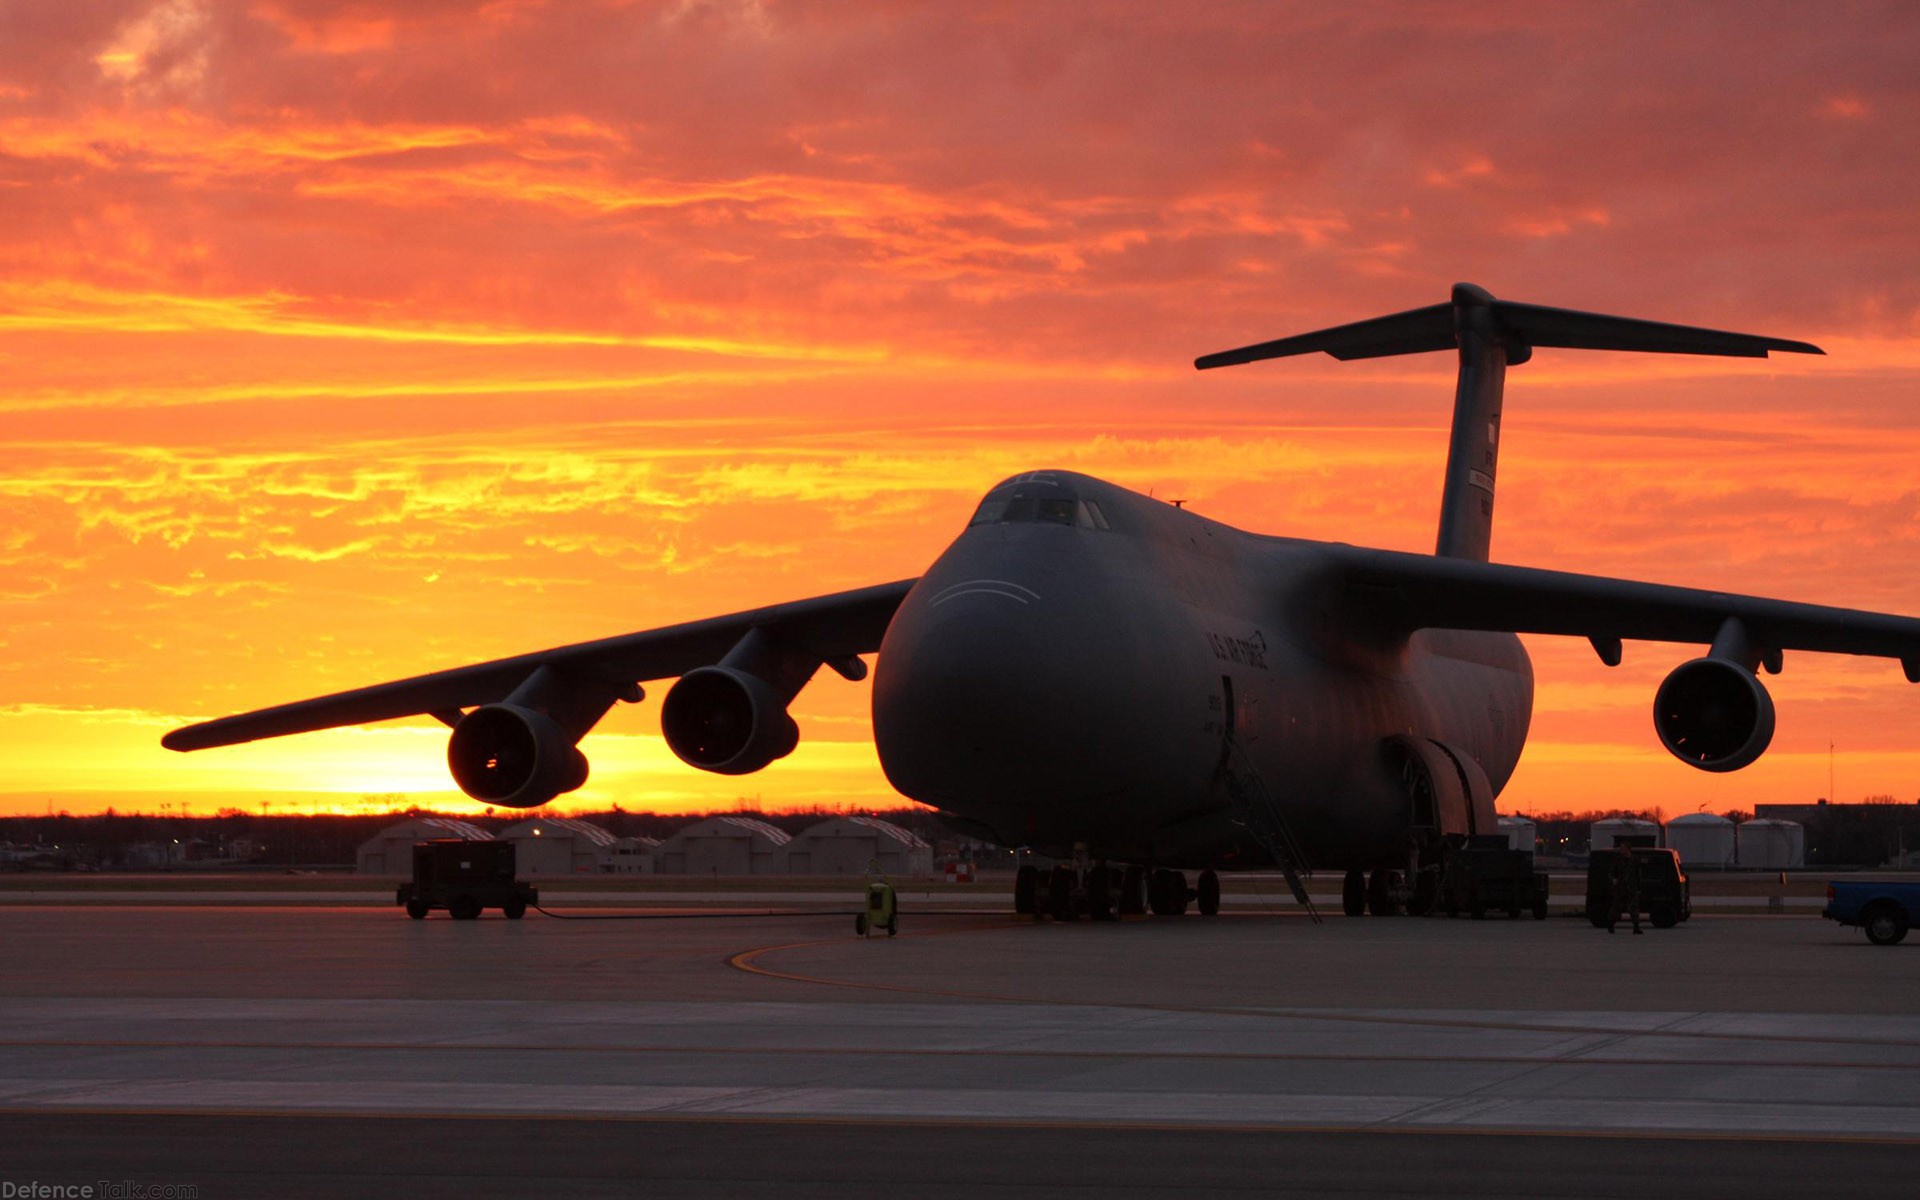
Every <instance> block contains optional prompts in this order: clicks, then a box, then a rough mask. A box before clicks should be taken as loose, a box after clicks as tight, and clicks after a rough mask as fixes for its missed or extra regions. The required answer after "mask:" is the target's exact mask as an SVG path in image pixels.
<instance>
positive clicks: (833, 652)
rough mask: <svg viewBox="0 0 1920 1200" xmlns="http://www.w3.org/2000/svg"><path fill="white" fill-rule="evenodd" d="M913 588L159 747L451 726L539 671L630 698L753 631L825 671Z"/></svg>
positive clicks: (431, 680) (234, 721) (471, 670)
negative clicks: (408, 725) (420, 724)
mask: <svg viewBox="0 0 1920 1200" xmlns="http://www.w3.org/2000/svg"><path fill="white" fill-rule="evenodd" d="M914 583H915V581H914V580H912V579H903V580H900V581H899V582H897V583H883V584H880V585H878V586H876V587H869V588H861V589H858V590H856V591H851V592H837V593H835V594H833V595H830V596H815V597H813V598H811V599H808V600H795V601H792V602H790V603H787V604H775V605H771V606H769V607H767V608H756V609H753V610H751V611H748V612H738V613H733V614H730V615H728V616H724V617H710V618H708V619H706V620H703V621H690V622H688V623H686V624H684V625H670V626H668V627H666V628H664V629H651V630H647V631H646V632H643V633H629V634H625V635H623V636H620V637H611V638H603V639H601V640H599V641H594V642H579V643H576V644H575V645H571V646H559V647H556V648H554V649H552V650H539V651H536V652H534V653H532V654H521V655H516V656H515V657H513V658H500V659H495V660H494V661H492V662H483V663H475V664H474V665H472V666H467V667H455V668H453V669H452V670H449V671H435V672H434V673H432V674H431V675H416V676H414V677H413V678H412V679H401V680H397V681H395V682H393V683H377V684H374V685H373V686H372V687H363V688H356V689H354V690H353V691H350V692H337V693H335V694H333V695H331V696H321V697H319V698H318V699H314V700H297V701H295V702H293V703H292V704H281V705H276V706H275V707H273V708H263V709H259V710H257V711H255V712H249V713H241V714H239V715H237V716H232V717H221V718H220V719H219V720H216V721H206V722H203V723H201V724H198V725H188V726H186V727H184V728H181V729H176V730H174V731H173V732H171V733H169V734H167V735H166V736H165V737H164V738H162V739H160V742H161V745H163V746H165V747H167V748H168V749H169V750H205V749H207V748H209V747H212V746H231V745H233V744H235V743H236V742H252V741H257V740H259V739H261V738H270V737H282V736H284V735H286V734H290V733H309V732H311V731H313V730H316V729H331V728H333V727H335V726H337V725H364V724H366V723H368V722H371V721H387V720H391V719H393V718H395V717H409V716H414V715H417V714H421V713H430V714H432V715H434V716H435V717H438V718H439V719H441V720H442V721H447V722H449V723H451V721H457V720H458V719H459V715H460V713H461V711H462V710H463V709H467V708H472V707H474V706H476V705H481V704H493V703H497V702H499V701H501V700H504V699H506V698H507V696H508V695H510V694H511V693H512V692H513V690H514V689H515V688H517V687H519V686H520V685H521V684H522V683H523V682H525V681H526V680H527V679H528V678H529V677H530V676H531V675H533V673H534V672H536V671H538V670H539V669H540V668H541V667H551V668H553V669H555V670H556V671H560V672H563V673H565V674H566V675H567V676H569V677H572V678H575V679H581V680H590V681H592V682H594V683H597V684H602V685H605V686H606V687H608V688H609V689H611V690H612V693H613V694H616V695H617V694H620V693H621V692H631V691H633V690H634V689H636V687H637V685H638V684H640V683H643V682H645V681H647V680H650V679H666V678H670V677H674V676H678V675H683V674H685V673H686V672H688V671H691V670H693V669H694V668H695V667H702V666H707V665H709V664H712V663H717V662H719V661H720V659H721V658H722V657H724V656H725V655H726V653H727V651H729V650H730V649H732V648H733V647H734V645H735V644H737V643H738V642H739V641H740V639H741V638H742V637H744V636H746V634H747V633H748V631H750V630H753V629H756V628H757V629H763V630H765V631H767V632H768V633H770V634H772V635H774V636H775V637H777V638H778V640H779V642H780V643H781V645H782V646H783V647H786V648H789V649H791V650H793V651H794V652H796V653H798V654H802V655H809V656H812V657H813V658H815V659H818V660H819V661H822V662H828V663H831V662H834V661H835V660H845V659H849V658H852V657H853V656H855V655H860V654H867V653H871V652H872V651H875V650H878V649H879V648H880V639H881V637H882V636H883V635H885V633H886V631H887V624H888V622H890V621H891V620H892V619H893V613H894V610H895V609H896V608H898V607H900V601H901V600H903V599H905V597H906V594H907V591H908V589H910V588H911V587H912V586H913V585H914ZM855 678H857V676H855ZM608 703H611V701H610V700H609V701H608Z"/></svg>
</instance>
